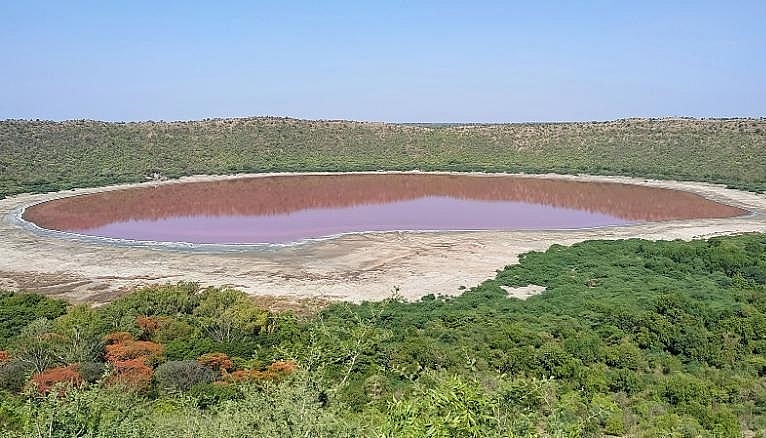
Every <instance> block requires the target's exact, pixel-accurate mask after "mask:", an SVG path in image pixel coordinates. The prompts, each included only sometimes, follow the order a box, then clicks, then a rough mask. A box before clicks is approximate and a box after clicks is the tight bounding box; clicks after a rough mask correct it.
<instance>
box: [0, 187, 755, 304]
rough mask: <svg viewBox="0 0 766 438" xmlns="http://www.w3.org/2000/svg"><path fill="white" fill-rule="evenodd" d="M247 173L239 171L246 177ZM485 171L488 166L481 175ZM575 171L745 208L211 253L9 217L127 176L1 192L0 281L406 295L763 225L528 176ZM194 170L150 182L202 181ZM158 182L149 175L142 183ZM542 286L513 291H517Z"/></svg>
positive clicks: (93, 292) (735, 200) (88, 292)
mask: <svg viewBox="0 0 766 438" xmlns="http://www.w3.org/2000/svg"><path fill="white" fill-rule="evenodd" d="M245 176H254V175H239V176H235V177H239V178H241V177H245ZM486 177H488V178H492V177H496V175H486ZM530 177H535V178H567V179H574V180H579V181H611V182H622V183H632V184H641V185H648V186H653V187H665V188H672V189H679V190H687V191H690V192H695V193H698V194H701V195H703V196H705V197H707V198H709V199H712V200H716V201H719V202H724V203H727V204H730V205H735V206H738V207H741V208H744V209H747V210H749V211H751V212H753V214H750V215H747V216H743V217H737V218H729V219H705V220H690V221H672V222H663V223H646V224H640V225H632V226H621V227H608V228H599V229H582V230H558V231H513V232H496V231H478V232H428V233H412V232H393V233H368V234H355V235H346V236H342V237H337V238H333V239H329V240H324V241H318V242H311V243H306V244H302V245H297V246H292V247H282V248H275V249H268V250H264V249H260V250H259V249H248V250H241V251H226V252H222V251H217V250H215V249H212V250H211V249H202V250H200V249H196V250H173V249H167V248H161V247H135V246H125V245H113V244H110V243H108V242H98V241H93V240H88V239H81V238H76V237H61V236H54V235H50V233H41V232H39V231H35V230H33V229H30V227H29V225H28V224H27V225H24V223H21V222H20V221H19V219H18V215H19V212H20V211H21V209H22V208H24V207H25V206H28V205H30V204H33V203H37V202H41V201H45V200H49V199H54V198H60V197H65V196H72V195H75V194H83V193H93V192H97V191H103V190H114V189H118V188H125V187H129V185H121V186H111V187H106V188H96V189H78V190H72V191H65V192H57V193H48V194H38V195H19V196H14V197H11V198H8V199H3V200H0V289H10V290H15V289H25V290H30V291H36V292H41V293H46V294H50V295H54V296H58V297H61V298H65V299H68V300H70V301H73V302H90V303H101V302H105V301H108V300H110V299H112V298H114V297H115V296H117V295H118V294H120V293H125V292H126V291H129V290H130V289H132V288H134V287H135V286H139V285H144V284H149V283H165V282H171V283H174V282H177V281H180V280H185V281H197V282H199V283H201V284H202V285H216V286H220V285H231V286H234V287H236V288H239V289H241V290H244V291H246V292H247V293H249V294H253V295H269V296H278V297H284V298H287V299H292V300H295V299H299V298H319V299H331V300H350V301H362V300H380V299H384V298H387V297H389V296H391V294H392V291H393V290H394V289H395V288H398V293H399V294H400V295H401V296H403V297H405V298H407V299H415V298H418V297H420V296H423V295H426V294H430V293H433V294H444V295H449V294H458V293H460V292H461V291H460V290H459V287H461V286H465V287H469V288H470V287H472V286H475V285H477V284H478V283H480V282H481V281H483V280H486V279H488V278H492V277H494V275H495V271H496V270H497V269H501V268H503V267H504V266H505V265H508V264H512V263H515V262H516V261H517V256H518V255H519V254H521V253H524V252H527V251H531V250H538V251H539V250H545V249H546V248H548V247H549V246H550V245H552V244H554V243H558V244H564V245H570V244H573V243H575V242H579V241H583V240H588V239H623V238H631V237H640V238H645V239H653V240H658V239H694V238H704V237H711V236H717V235H724V234H733V233H741V232H751V231H766V196H764V195H758V194H754V193H749V192H742V191H737V190H731V189H726V188H724V187H722V186H718V185H711V184H702V183H687V182H674V181H655V180H642V179H635V178H625V177H595V176H561V175H538V176H530ZM222 178H232V177H221V176H215V177H214V176H196V177H188V178H182V179H180V180H175V181H166V182H161V183H159V184H178V183H182V182H187V181H203V180H214V179H222ZM147 184H158V183H147ZM542 290H543V288H541V287H533V288H519V289H512V290H511V291H510V293H511V294H513V295H516V296H519V297H520V298H525V297H527V296H529V295H530V294H532V293H540V292H541V291H542Z"/></svg>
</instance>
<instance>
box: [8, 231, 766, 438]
mask: <svg viewBox="0 0 766 438" xmlns="http://www.w3.org/2000/svg"><path fill="white" fill-rule="evenodd" d="M527 284H536V285H541V286H545V287H546V292H544V293H543V294H541V295H539V296H534V297H531V298H529V299H527V300H526V301H521V300H518V299H514V298H509V297H508V296H507V295H506V293H505V291H504V289H503V288H502V287H512V286H521V285H527ZM501 286H502V287H501ZM0 334H2V336H1V337H0V349H1V350H2V353H0V362H1V363H2V364H1V365H0V385H1V386H2V392H0V429H2V431H3V433H2V435H3V436H9V437H38V436H56V437H72V436H91V437H113V436H118V437H167V436H174V437H199V436H216V437H224V438H225V437H241V436H264V437H268V436H273V437H277V436H278V437H285V436H333V437H336V436H347V437H351V436H390V437H422V436H434V437H486V436H490V437H491V436H498V437H499V436H610V435H611V436H639V437H656V436H679V437H682V436H689V437H697V436H711V437H713V436H715V437H731V436H743V435H744V436H764V431H766V415H764V414H765V410H766V357H765V356H764V351H766V236H765V235H763V234H752V235H743V236H738V237H725V238H715V239H711V240H709V241H693V242H681V241H675V242H649V241H643V240H626V241H591V242H584V243H580V244H576V245H574V246H572V247H562V246H553V247H551V248H550V249H549V250H548V251H546V252H545V253H529V254H526V255H525V256H523V257H522V259H521V262H520V264H518V265H513V266H507V267H506V268H505V269H502V270H501V271H498V274H497V277H496V278H494V279H491V280H488V281H486V282H485V283H483V284H481V285H480V286H478V287H476V288H473V289H471V290H470V291H466V293H464V294H463V295H462V296H458V297H454V298H442V297H437V296H427V297H425V298H423V299H421V300H420V301H418V302H414V303H406V302H403V301H401V300H400V299H398V298H397V297H396V296H395V295H393V296H392V298H391V299H389V300H386V301H384V302H379V303H364V304H361V305H352V304H348V303H336V304H332V305H330V306H329V307H327V308H325V309H322V310H321V311H318V312H317V313H314V314H312V315H309V316H299V315H294V314H291V313H272V312H268V311H266V310H263V309H260V308H258V307H257V306H256V305H254V304H253V302H252V301H251V300H249V299H248V298H247V297H246V296H245V295H244V294H242V293H240V292H237V291H234V290H229V289H214V288H210V289H200V288H199V287H198V286H197V285H195V284H188V283H180V284H178V285H173V286H163V287H160V286H157V287H151V288H147V289H143V290H139V291H137V292H135V293H133V294H130V295H127V296H125V297H123V298H121V299H118V300H117V301H114V302H112V303H111V304H108V305H105V306H103V307H100V308H90V307H87V306H68V305H65V304H64V303H61V302H58V301H54V300H51V299H48V298H43V297H39V296H36V295H24V294H12V293H4V294H2V295H0Z"/></svg>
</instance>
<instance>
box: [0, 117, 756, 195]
mask: <svg viewBox="0 0 766 438" xmlns="http://www.w3.org/2000/svg"><path fill="white" fill-rule="evenodd" d="M764 163H766V119H758V120H755V119H742V120H739V119H731V120H694V119H659V120H658V119H651V120H645V119H629V120H619V121H614V122H603V123H595V122H594V123H540V124H506V125H395V124H379V123H362V122H346V121H303V120H294V119H284V118H250V119H228V120H205V121H195V122H169V123H166V122H141V123H106V122H96V121H67V122H47V121H17V120H8V121H3V122H0V196H8V195H11V194H16V193H21V192H29V191H32V192H38V191H52V190H61V189H67V188H72V187H83V186H97V185H103V184H110V183H117V182H134V181H143V180H145V179H146V178H147V177H150V176H152V175H153V174H155V173H157V174H160V175H162V176H165V177H179V176H183V175H192V174H229V173H240V172H263V171H358V170H380V169H386V170H410V169H421V170H455V171H489V172H560V173H591V174H619V175H634V176H643V177H658V178H672V179H684V180H698V181H712V182H721V183H726V184H729V185H732V186H736V187H740V188H746V189H750V190H763V189H764V188H766V165H764Z"/></svg>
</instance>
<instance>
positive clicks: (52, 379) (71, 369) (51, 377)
mask: <svg viewBox="0 0 766 438" xmlns="http://www.w3.org/2000/svg"><path fill="white" fill-rule="evenodd" d="M30 383H31V384H32V385H34V386H35V388H37V390H38V391H40V392H41V393H43V394H47V393H49V392H50V390H51V389H53V387H54V386H56V385H57V384H59V383H65V384H70V385H72V386H80V385H82V384H83V383H84V380H83V378H82V376H81V375H80V372H79V371H77V365H76V364H72V365H67V366H65V367H57V368H49V369H47V370H45V371H43V372H42V373H36V374H34V375H33V376H32V379H31V381H30Z"/></svg>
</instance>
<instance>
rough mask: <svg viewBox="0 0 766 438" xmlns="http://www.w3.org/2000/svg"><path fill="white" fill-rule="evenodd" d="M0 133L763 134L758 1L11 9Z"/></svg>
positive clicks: (2, 13) (2, 42)
mask: <svg viewBox="0 0 766 438" xmlns="http://www.w3.org/2000/svg"><path fill="white" fill-rule="evenodd" d="M0 48H1V49H0V50H1V52H0V53H2V55H3V56H2V64H0V119H5V118H33V119H34V118H40V119H54V120H61V119H81V118H88V119H99V120H186V119H200V118H206V117H230V116H252V115H277V116H291V117H299V118H311V119H356V120H377V121H405V122H415V121H422V122H441V121H453V122H469V121H484V122H504V121H511V122H513V121H516V122H520V121H565V120H608V119H615V118H621V117H632V116H695V117H729V116H755V117H760V116H766V0H760V1H739V2H737V1H734V2H725V1H720V2H706V1H688V2H686V1H672V0H666V1H656V2H655V1H635V2H627V1H590V2H574V1H572V2H567V1H561V2H545V1H529V2H513V1H489V0H487V1H482V0H474V1H468V0H465V1H448V0H442V1H417V0H409V1H386V2H383V1H379V2H374V4H373V2H365V1H363V0H355V1H326V2H321V1H289V0H287V1H271V2H257V1H252V2H249V1H241V2H235V1H230V2H225V1H222V2H205V3H203V2H195V1H184V2H177V3H176V2H171V1H136V0H132V1H109V0H99V1H94V2H71V1H61V0H58V1H39V2H35V1H34V0H29V1H15V2H14V1H3V2H2V4H0Z"/></svg>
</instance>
